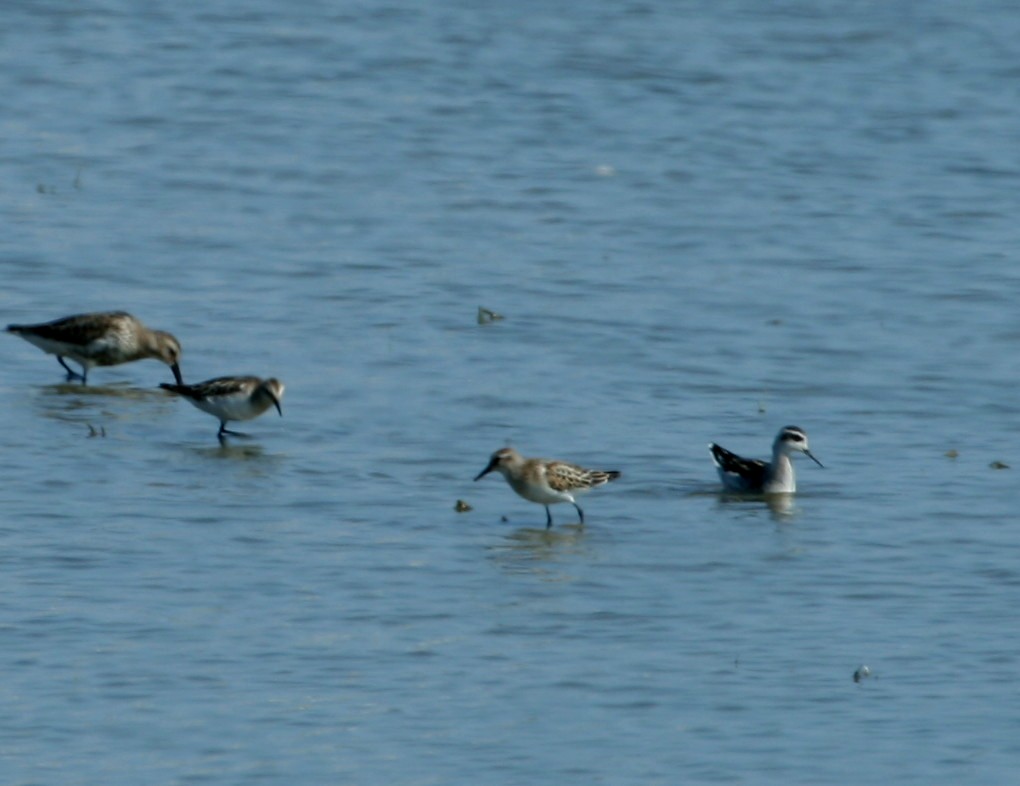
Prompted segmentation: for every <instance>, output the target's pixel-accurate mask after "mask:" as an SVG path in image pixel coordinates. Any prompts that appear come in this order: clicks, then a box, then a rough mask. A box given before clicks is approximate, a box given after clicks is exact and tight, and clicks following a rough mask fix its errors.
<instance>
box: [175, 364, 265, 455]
mask: <svg viewBox="0 0 1020 786" xmlns="http://www.w3.org/2000/svg"><path fill="white" fill-rule="evenodd" d="M160 387H161V388H164V389H165V390H172V391H173V392H174V393H179V394H180V395H182V396H184V398H186V399H187V400H188V401H190V402H191V403H192V404H194V405H195V406H196V407H198V408H199V409H200V410H202V411H203V412H208V413H209V414H210V415H212V416H213V417H215V418H219V421H220V430H219V431H218V432H216V436H217V437H219V438H220V439H221V440H222V439H223V438H224V437H226V436H227V435H232V436H235V437H243V436H246V435H245V434H238V433H237V432H236V431H228V430H227V423H228V422H229V421H231V420H251V419H252V418H257V417H258V416H259V415H261V414H262V413H263V412H265V411H266V410H267V409H269V408H270V407H276V411H277V412H279V413H280V416H281V417H282V416H283V410H282V409H280V399H282V398H283V383H282V382H280V380H278V379H260V378H259V377H217V378H216V379H208V380H206V381H205V382H199V383H198V384H197V385H171V384H169V383H167V382H164V383H163V384H161V385H160Z"/></svg>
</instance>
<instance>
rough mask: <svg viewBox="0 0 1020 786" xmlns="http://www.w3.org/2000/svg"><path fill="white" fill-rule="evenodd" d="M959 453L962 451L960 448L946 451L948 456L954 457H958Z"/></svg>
mask: <svg viewBox="0 0 1020 786" xmlns="http://www.w3.org/2000/svg"><path fill="white" fill-rule="evenodd" d="M959 455H960V452H959V451H958V450H947V451H946V458H951V459H954V458H956V457H957V456H959Z"/></svg>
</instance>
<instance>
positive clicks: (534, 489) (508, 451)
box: [475, 448, 620, 529]
mask: <svg viewBox="0 0 1020 786" xmlns="http://www.w3.org/2000/svg"><path fill="white" fill-rule="evenodd" d="M493 470H496V471H497V472H499V473H500V474H501V475H502V476H503V477H504V478H506V482H507V483H509V484H510V488H512V489H513V490H514V491H516V492H517V493H518V494H519V495H520V496H522V497H524V499H526V500H528V501H530V502H537V503H539V504H540V505H545V526H546V529H548V528H549V527H551V526H552V513H550V512H549V506H550V505H554V504H556V503H557V502H569V503H570V504H571V505H573V506H574V507H575V508H577V515H578V516H580V517H581V523H582V524H584V511H583V510H581V507H580V506H579V505H578V504H577V502H575V501H574V495H575V494H580V493H582V492H585V491H588V490H589V489H593V488H595V487H596V486H602V485H604V484H606V483H608V482H609V481H611V480H616V479H617V478H618V477H620V473H619V472H617V471H616V470H609V471H602V470H594V469H585V468H584V467H579V466H577V465H576V464H568V463H566V462H565V461H549V460H547V459H540V458H530V459H526V458H524V456H522V455H521V454H520V453H518V452H517V451H516V450H514V449H513V448H502V449H501V450H497V451H496V452H495V453H493V454H492V458H491V459H490V460H489V463H488V465H487V466H486V467H485V469H483V470H482V471H481V472H479V473H478V475H477V476H476V477H475V480H479V479H480V478H482V477H484V476H485V475H488V474H489V473H490V472H492V471H493Z"/></svg>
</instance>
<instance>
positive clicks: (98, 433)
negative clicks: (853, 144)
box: [88, 423, 106, 439]
mask: <svg viewBox="0 0 1020 786" xmlns="http://www.w3.org/2000/svg"><path fill="white" fill-rule="evenodd" d="M88 427H89V438H90V439H91V438H92V437H105V436H106V427H105V426H100V427H99V429H98V430H97V429H96V427H95V426H93V425H92V424H91V423H89V424H88Z"/></svg>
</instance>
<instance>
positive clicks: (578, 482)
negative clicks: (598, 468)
mask: <svg viewBox="0 0 1020 786" xmlns="http://www.w3.org/2000/svg"><path fill="white" fill-rule="evenodd" d="M589 475H590V473H589V472H588V471H587V470H586V469H583V468H582V467H578V466H576V465H574V464H567V463H566V462H565V461H550V462H549V463H548V464H546V465H545V476H546V481H547V482H548V483H549V488H551V489H553V491H570V490H571V489H576V488H587V487H589V486H590V485H591V480H590V478H589Z"/></svg>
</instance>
